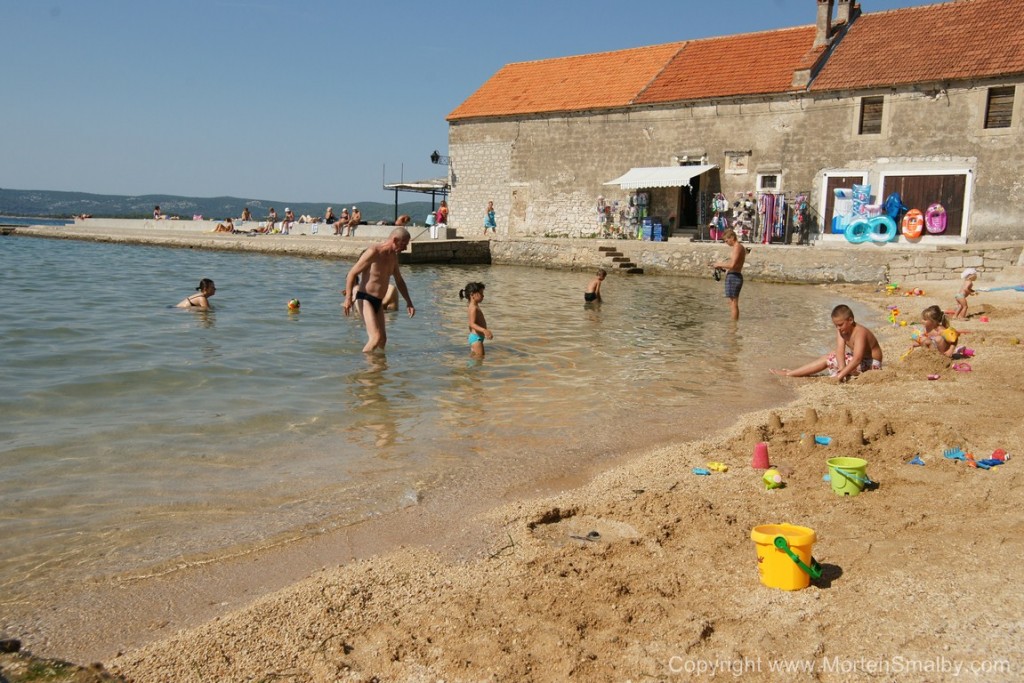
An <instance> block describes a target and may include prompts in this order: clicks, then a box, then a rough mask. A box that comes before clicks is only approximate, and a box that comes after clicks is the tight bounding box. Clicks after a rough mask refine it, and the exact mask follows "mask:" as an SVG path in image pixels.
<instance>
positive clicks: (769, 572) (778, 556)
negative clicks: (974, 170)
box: [750, 524, 821, 591]
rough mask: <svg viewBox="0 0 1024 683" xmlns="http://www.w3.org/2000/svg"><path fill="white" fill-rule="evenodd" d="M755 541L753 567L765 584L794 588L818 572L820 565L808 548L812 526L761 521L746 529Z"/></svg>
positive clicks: (811, 545) (807, 583)
mask: <svg viewBox="0 0 1024 683" xmlns="http://www.w3.org/2000/svg"><path fill="white" fill-rule="evenodd" d="M750 539H751V540H752V541H754V543H755V544H756V545H757V571H758V573H759V574H760V575H761V583H763V584H764V585H766V586H768V587H769V588H781V589H782V590H784V591H798V590H800V589H801V588H807V586H809V585H811V578H815V579H817V578H819V577H820V576H821V566H820V565H819V564H818V562H817V561H816V560H815V559H814V557H812V555H811V550H812V549H813V547H814V542H815V541H816V540H817V537H816V536H815V535H814V529H808V528H807V527H805V526H796V525H793V524H762V525H761V526H756V527H754V528H753V529H752V530H751V532H750Z"/></svg>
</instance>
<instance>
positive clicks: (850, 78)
mask: <svg viewBox="0 0 1024 683" xmlns="http://www.w3.org/2000/svg"><path fill="white" fill-rule="evenodd" d="M1022 14H1024V0H957V1H956V2H947V3H943V4H938V5H926V6H923V7H910V8H907V9H900V10H890V11H887V12H876V13H873V14H864V15H862V16H861V17H859V18H857V19H856V20H855V21H854V22H853V23H852V24H851V25H850V30H849V31H848V32H847V34H846V36H845V37H844V38H843V39H842V41H840V42H839V45H838V46H837V47H836V49H835V50H834V51H833V53H832V55H831V56H830V57H829V59H828V62H827V63H826V64H825V67H824V68H823V69H822V70H821V73H819V74H818V76H817V78H815V79H814V81H813V82H812V83H811V91H812V92H820V91H828V90H843V89H851V88H868V87H878V86H889V85H906V84H910V83H920V82H929V81H933V82H934V81H947V80H957V79H966V78H986V77H997V76H1005V75H1010V74H1021V73H1024V22H1021V16H1022Z"/></svg>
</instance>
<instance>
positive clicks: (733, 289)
mask: <svg viewBox="0 0 1024 683" xmlns="http://www.w3.org/2000/svg"><path fill="white" fill-rule="evenodd" d="M722 239H723V240H725V243H726V244H727V245H729V249H730V252H729V260H728V261H717V262H716V263H714V264H713V267H714V268H715V269H716V271H717V270H724V271H725V296H726V298H727V299H729V311H730V313H731V314H732V319H733V320H739V319H740V291H741V290H742V289H743V262H744V261H745V260H746V258H747V250H746V249H744V248H743V245H742V244H740V241H739V238H737V237H736V231H735V230H733V229H732V228H730V229H728V230H726V231H725V232H724V233H722ZM716 277H717V276H716Z"/></svg>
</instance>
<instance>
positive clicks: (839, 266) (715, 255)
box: [489, 238, 1024, 284]
mask: <svg viewBox="0 0 1024 683" xmlns="http://www.w3.org/2000/svg"><path fill="white" fill-rule="evenodd" d="M489 244H490V252H491V262H492V263H495V264H507V265H526V266H539V267H547V268H559V269H575V270H591V269H597V268H604V269H605V270H607V271H608V272H609V273H610V274H615V273H616V272H617V271H620V270H623V269H620V268H619V267H618V265H619V264H617V263H614V262H613V261H612V260H611V258H610V257H609V256H608V252H604V251H600V250H599V247H611V248H614V249H615V250H616V251H617V252H621V253H622V254H623V256H625V257H628V258H629V260H630V262H632V263H634V264H635V265H636V266H638V267H640V268H643V270H644V273H645V274H652V275H676V276H686V277H707V276H709V275H710V274H711V270H712V268H711V264H712V263H714V262H715V261H721V260H724V259H726V258H727V257H728V247H726V246H725V245H724V244H722V243H718V244H713V243H705V242H689V241H682V240H680V241H671V240H670V241H668V242H642V241H638V240H595V239H557V238H556V239H538V238H531V239H529V240H525V239H508V240H493V241H491V242H490V243H489ZM1021 258H1024V256H1022V253H1021V246H1020V245H1019V244H1017V245H999V246H995V247H993V248H988V249H986V248H966V247H945V248H936V249H932V250H928V251H925V252H922V251H920V250H916V249H899V250H895V249H884V248H883V249H870V248H869V249H864V248H858V245H835V246H825V245H816V246H810V247H795V246H781V245H751V251H750V253H749V254H748V256H747V261H746V265H745V266H744V271H743V272H744V274H745V275H747V276H748V277H750V278H752V279H756V280H761V281H767V282H787V283H810V284H826V283H835V282H848V283H883V282H904V281H907V282H911V281H913V282H920V281H926V280H954V279H958V278H959V277H960V272H961V270H963V268H966V267H968V266H973V267H975V268H977V269H978V270H979V271H980V272H981V273H982V277H984V276H985V274H988V275H989V276H990V277H993V276H996V275H998V274H999V273H1001V272H1002V271H1003V270H1005V269H1008V268H1010V267H1013V266H1014V265H1015V264H1016V263H1017V262H1018V261H1019V260H1020V259H1021Z"/></svg>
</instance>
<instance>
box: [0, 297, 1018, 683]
mask: <svg viewBox="0 0 1024 683" xmlns="http://www.w3.org/2000/svg"><path fill="white" fill-rule="evenodd" d="M902 284H903V286H904V289H906V288H911V287H914V286H920V287H925V288H926V292H925V295H923V296H919V297H904V296H896V297H894V296H886V295H885V292H884V290H882V289H880V288H878V287H877V286H867V285H856V286H854V285H846V286H835V288H836V290H837V291H840V292H842V293H843V294H845V295H847V296H848V297H849V298H850V299H851V300H854V299H856V300H860V301H864V302H868V303H869V304H870V305H872V306H876V307H878V308H879V309H885V308H886V307H888V306H891V305H898V306H899V307H900V308H901V310H902V311H903V312H904V315H903V318H904V319H906V320H908V321H909V322H910V323H914V322H916V321H917V320H918V319H919V314H920V311H921V310H922V309H924V308H925V307H926V306H929V305H931V304H935V303H937V304H939V305H940V306H942V307H943V308H945V309H949V308H951V306H952V302H953V293H954V291H955V287H956V286H957V285H958V284H959V283H958V282H953V281H948V282H941V283H934V282H928V283H912V282H905V283H902ZM994 284H996V283H993V282H991V281H988V282H986V281H984V280H982V281H980V282H979V283H978V285H979V286H980V287H987V286H993V285H994ZM1002 284H1017V282H1005V283H1002ZM752 303H753V302H747V305H752ZM971 314H972V315H971V318H970V319H969V320H967V321H963V322H960V323H958V324H956V327H957V329H958V330H960V331H961V332H962V333H963V337H962V340H961V343H963V344H965V345H966V346H968V347H970V348H972V349H974V351H975V355H974V356H973V357H971V358H969V359H967V362H968V364H969V367H970V371H958V370H954V369H953V368H952V367H951V361H950V360H949V359H946V358H944V357H941V356H939V355H938V354H932V353H929V352H926V351H915V352H914V353H913V354H911V355H910V356H909V357H908V358H907V359H906V360H903V361H901V360H899V358H900V355H901V354H902V353H903V352H904V351H905V350H906V349H907V348H908V347H909V341H910V336H909V331H908V329H907V328H902V327H898V326H894V327H886V328H884V329H876V330H875V331H876V333H878V335H879V338H880V341H881V343H882V346H883V349H884V351H885V355H886V363H885V367H884V368H883V369H882V370H881V371H878V372H871V373H868V374H866V375H864V376H862V377H860V378H857V379H856V380H854V381H852V382H850V383H847V384H842V385H838V384H835V383H834V382H833V381H831V380H829V379H827V378H823V377H822V378H810V379H790V378H780V379H779V380H778V381H779V382H783V383H787V384H790V385H792V386H794V387H797V388H798V393H799V398H798V399H797V400H796V401H795V402H793V403H791V404H789V405H786V406H782V407H779V408H776V409H773V410H765V411H760V412H757V413H753V414H747V415H741V416H738V418H737V421H736V423H735V424H734V425H733V426H732V427H731V428H729V429H727V430H725V431H724V432H723V433H720V434H714V435H708V437H707V438H705V439H702V440H699V441H692V442H686V443H679V444H675V445H672V446H669V447H663V448H659V449H657V450H654V451H651V452H644V453H637V454H634V455H633V456H632V457H630V458H629V459H628V461H627V462H626V464H624V465H621V466H617V467H615V468H614V469H611V470H608V471H605V472H602V473H600V474H599V475H598V476H596V477H595V478H594V479H593V480H591V481H590V482H588V483H587V484H585V485H584V486H582V487H579V488H572V489H568V490H565V491H563V492H562V493H560V494H558V495H554V496H547V497H544V498H528V497H524V498H523V499H521V500H519V501H517V502H515V503H513V504H511V505H506V506H504V507H500V508H497V509H492V510H486V511H483V512H480V511H479V506H478V505H476V504H475V502H473V503H469V502H467V505H466V515H465V517H464V518H462V519H458V520H452V523H451V525H450V527H449V528H447V529H444V530H437V531H439V533H436V534H435V533H432V532H431V530H416V531H415V532H414V533H406V534H401V536H400V538H398V539H395V540H397V541H398V543H399V546H398V547H397V549H392V550H383V551H382V552H381V553H380V554H376V555H373V556H370V557H366V558H362V559H356V560H354V561H352V562H348V563H346V564H343V565H341V566H326V567H324V568H323V569H322V570H320V571H318V572H316V573H315V574H313V575H311V576H309V577H308V578H306V579H304V580H302V581H301V582H299V583H297V584H295V585H291V586H289V587H286V588H284V589H282V590H277V591H275V592H271V593H269V594H267V595H264V596H262V597H259V598H256V599H255V600H254V601H253V602H251V603H250V604H248V605H246V606H245V607H243V608H241V609H238V610H236V611H231V612H226V613H225V614H223V615H222V616H219V617H216V618H215V619H214V620H212V621H209V622H207V623H204V624H202V625H200V626H198V627H196V628H192V629H188V630H184V631H181V632H178V633H175V634H173V635H169V636H167V637H164V638H162V639H159V640H157V641H155V642H152V643H151V644H149V645H147V646H145V647H142V648H138V649H132V650H129V651H126V652H123V653H121V654H119V655H118V656H116V657H114V658H112V659H110V660H109V661H105V662H104V663H103V664H104V666H105V668H106V671H107V672H109V674H105V673H102V672H101V670H100V669H99V668H98V667H97V668H95V669H93V670H91V671H89V672H86V671H82V672H79V675H80V676H83V677H93V678H94V679H97V680H98V679H100V678H104V677H106V676H108V675H111V676H119V677H123V679H124V680H128V681H138V682H140V683H141V682H148V681H269V680H284V681H371V680H380V681H419V680H423V681H426V680H430V681H442V680H443V681H480V680H495V681H564V680H580V681H627V680H629V681H655V680H689V679H692V678H703V677H712V676H718V677H720V678H721V677H725V678H730V677H732V678H736V677H739V676H742V678H743V679H744V680H819V681H845V680H863V679H865V678H869V677H873V678H875V679H877V680H915V681H916V680H921V681H936V680H952V679H953V678H955V677H959V679H966V680H985V681H1002V680H1019V679H1020V677H1021V676H1022V674H1024V645H1022V641H1021V638H1020V636H1021V635H1022V625H1024V620H1022V618H1021V614H1022V613H1024V599H1022V598H1021V597H1020V593H1019V590H1017V588H1016V586H1015V582H1014V580H1013V579H1014V576H1013V571H1014V567H1015V564H1016V562H1017V561H1019V558H1020V557H1021V556H1022V551H1024V543H1022V540H1021V534H1022V533H1024V524H1022V522H1021V519H1022V518H1021V515H1020V512H1019V510H1020V505H1021V502H1022V496H1021V493H1020V491H1021V484H1022V483H1024V477H1022V468H1024V453H1022V451H1021V444H1022V443H1024V439H1022V437H1024V426H1022V423H1021V420H1020V417H1019V416H1020V415H1021V413H1022V410H1024V354H1022V349H1021V346H1020V344H1019V337H1020V334H1021V330H1022V329H1024V294H1022V293H1021V292H1017V291H1012V290H1011V291H999V292H988V293H985V292H983V293H981V294H980V295H979V296H977V297H974V298H973V299H972V300H971ZM827 315H828V311H822V316H823V317H824V316H827ZM982 317H984V318H986V319H987V321H983V320H982ZM740 324H742V321H741V323H740ZM794 334H799V331H794ZM825 341H827V340H825ZM781 348H784V344H780V349H781ZM780 354H784V351H780ZM804 360H809V359H803V358H797V359H789V358H786V357H785V356H784V355H780V357H779V358H778V361H777V363H776V365H777V366H789V367H792V366H794V365H795V364H797V363H798V362H803V361H804ZM934 375H938V379H928V377H929V376H934ZM809 434H810V435H828V436H830V437H832V441H831V443H830V444H829V445H827V446H822V445H815V444H814V443H813V440H811V439H807V438H804V439H802V438H801V437H802V436H806V435H809ZM761 441H763V442H766V443H767V444H768V452H769V456H770V460H771V462H772V464H773V466H775V467H776V468H777V469H779V471H780V472H781V473H782V476H783V478H784V481H785V487H784V488H780V489H776V490H766V489H765V487H764V486H763V484H762V479H761V475H762V472H761V471H759V470H754V469H753V468H752V467H751V454H752V451H753V448H754V446H755V444H756V443H758V442H761ZM956 447H960V448H962V449H963V450H964V451H967V452H970V453H972V454H974V455H975V456H976V457H977V458H978V459H982V458H986V457H989V456H990V455H991V454H992V453H993V451H995V450H996V449H999V448H1002V449H1005V450H1006V451H1007V452H1009V453H1010V454H1011V456H1014V457H1012V458H1011V459H1010V460H1009V461H1008V462H1007V463H1006V464H1005V465H1001V466H999V467H996V468H993V469H991V470H988V471H985V470H981V469H976V468H972V467H969V466H968V464H967V463H965V462H961V461H958V460H953V459H948V458H945V457H944V456H943V452H944V451H945V450H946V449H949V448H956ZM839 456H854V457H860V458H863V459H865V460H866V461H867V462H868V468H867V473H868V475H869V476H870V478H871V479H872V480H873V481H875V482H877V487H876V488H871V489H870V490H866V491H864V492H863V493H861V494H860V495H858V496H855V497H841V496H838V495H836V494H835V493H834V492H833V491H832V490H831V488H830V485H829V484H828V483H827V482H824V481H823V480H822V477H823V475H824V474H826V472H827V469H826V464H825V461H826V460H827V459H828V458H832V457H839ZM915 456H919V457H920V458H921V459H922V460H923V461H924V463H925V465H924V466H918V465H911V464H908V461H909V460H911V459H912V458H914V457H915ZM711 461H717V462H722V463H725V464H727V465H729V469H728V471H727V472H724V473H720V472H714V473H712V474H711V476H698V475H695V474H693V473H692V470H693V468H695V467H704V466H706V464H707V463H708V462H711ZM410 522H411V523H413V524H414V522H413V520H410ZM783 522H785V523H790V524H797V525H802V526H806V527H810V528H812V529H814V531H815V532H816V535H817V541H816V543H815V544H814V546H813V554H814V557H815V558H816V559H817V560H818V561H819V562H820V563H821V565H822V568H823V575H822V577H821V579H819V580H817V581H816V582H814V583H813V584H812V585H811V586H810V587H808V588H806V589H803V590H798V591H792V592H789V591H783V590H779V589H776V588H769V587H766V586H763V585H761V583H760V582H759V578H758V569H757V560H756V554H755V546H754V543H753V542H752V541H751V538H750V532H751V529H752V528H753V527H756V526H759V525H763V524H778V523H783ZM442 532H443V533H442ZM385 545H386V544H385ZM168 599H172V598H171V597H168ZM158 612H159V609H156V608H155V609H154V615H156V614H157V613H158ZM158 619H159V617H158V616H154V621H156V620H158ZM97 627H102V626H101V625H97ZM4 657H8V659H6V660H4V659H0V671H5V672H7V671H14V670H15V668H16V667H17V663H16V662H15V661H14V660H13V659H12V657H13V656H12V655H4ZM83 663H84V662H83ZM5 675H6V674H5ZM12 680H18V679H17V678H12ZM77 680H86V678H80V679H77Z"/></svg>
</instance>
